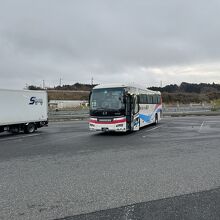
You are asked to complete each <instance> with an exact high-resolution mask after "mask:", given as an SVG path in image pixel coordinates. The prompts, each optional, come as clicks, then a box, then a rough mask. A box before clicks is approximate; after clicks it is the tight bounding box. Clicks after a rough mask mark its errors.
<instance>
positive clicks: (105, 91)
mask: <svg viewBox="0 0 220 220" xmlns="http://www.w3.org/2000/svg"><path fill="white" fill-rule="evenodd" d="M89 105H90V120H89V129H90V130H92V131H120V132H127V131H138V130H139V129H140V127H143V126H145V125H149V124H153V123H154V124H155V125H156V124H157V123H158V122H159V121H160V119H161V116H162V99H161V93H160V92H159V91H152V90H149V89H145V88H142V87H141V86H136V85H135V86H134V85H132V84H131V85H126V84H103V85H98V86H95V87H94V88H93V90H92V92H91V94H90V100H89Z"/></svg>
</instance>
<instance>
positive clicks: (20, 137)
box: [0, 134, 41, 141]
mask: <svg viewBox="0 0 220 220" xmlns="http://www.w3.org/2000/svg"><path fill="white" fill-rule="evenodd" d="M39 135H41V134H29V135H23V136H19V135H18V136H16V137H11V138H2V139H1V138H0V141H9V140H19V139H23V138H28V137H34V136H39Z"/></svg>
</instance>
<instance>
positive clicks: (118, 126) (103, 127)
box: [89, 118, 127, 132]
mask: <svg viewBox="0 0 220 220" xmlns="http://www.w3.org/2000/svg"><path fill="white" fill-rule="evenodd" d="M89 129H90V130H91V131H103V132H108V131H116V132H126V131H127V124H126V119H125V118H115V119H113V120H112V121H108V122H107V121H99V120H98V119H94V118H91V119H90V121H89Z"/></svg>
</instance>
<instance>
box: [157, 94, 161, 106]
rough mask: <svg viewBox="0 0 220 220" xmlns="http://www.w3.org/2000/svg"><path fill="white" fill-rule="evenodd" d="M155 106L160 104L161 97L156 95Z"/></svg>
mask: <svg viewBox="0 0 220 220" xmlns="http://www.w3.org/2000/svg"><path fill="white" fill-rule="evenodd" d="M157 104H161V96H160V95H158V97H157Z"/></svg>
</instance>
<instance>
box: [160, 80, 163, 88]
mask: <svg viewBox="0 0 220 220" xmlns="http://www.w3.org/2000/svg"><path fill="white" fill-rule="evenodd" d="M162 87H163V82H162V80H161V81H160V88H162Z"/></svg>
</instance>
